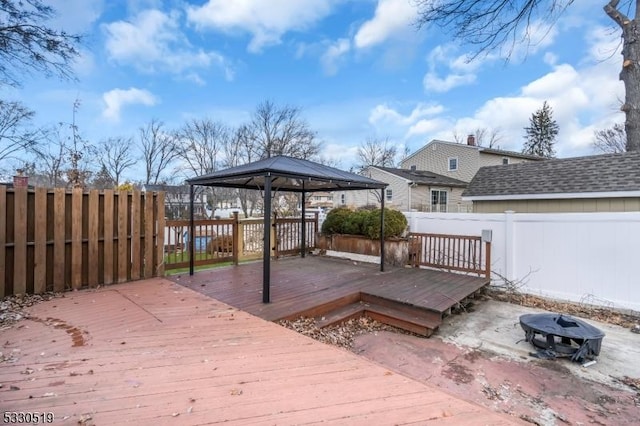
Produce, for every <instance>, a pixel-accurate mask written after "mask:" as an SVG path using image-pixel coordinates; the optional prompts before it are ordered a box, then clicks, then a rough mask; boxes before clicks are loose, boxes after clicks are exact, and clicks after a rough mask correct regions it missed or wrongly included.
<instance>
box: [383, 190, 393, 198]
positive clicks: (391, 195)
mask: <svg viewBox="0 0 640 426" xmlns="http://www.w3.org/2000/svg"><path fill="white" fill-rule="evenodd" d="M385 194H386V195H387V196H386V198H387V201H392V200H393V189H391V188H389V189H387V190H386V191H385Z"/></svg>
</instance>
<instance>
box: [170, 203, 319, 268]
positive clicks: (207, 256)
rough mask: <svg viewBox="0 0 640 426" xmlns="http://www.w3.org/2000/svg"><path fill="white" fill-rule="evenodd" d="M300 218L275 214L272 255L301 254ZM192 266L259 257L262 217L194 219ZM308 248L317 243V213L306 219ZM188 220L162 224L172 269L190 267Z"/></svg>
mask: <svg viewBox="0 0 640 426" xmlns="http://www.w3.org/2000/svg"><path fill="white" fill-rule="evenodd" d="M300 224H301V219H300V218H280V217H276V218H275V219H274V222H273V226H272V229H271V233H272V234H271V241H273V242H274V248H273V250H272V255H273V256H276V257H278V256H283V255H291V254H297V253H300V247H301V241H302V239H301V237H302V235H301V226H300ZM194 225H195V226H194V227H195V232H194V234H195V235H194V248H195V258H194V265H195V266H203V265H215V264H217V263H223V262H232V263H235V264H237V263H238V262H240V261H246V260H255V259H261V258H262V255H263V254H262V253H263V250H264V220H263V219H262V218H259V219H255V218H251V219H239V218H238V214H237V213H236V214H234V216H233V218H230V219H204V220H201V219H200V220H196V221H195V224H194ZM305 228H306V234H305V237H306V241H305V245H306V246H307V248H314V247H315V246H316V234H317V232H318V215H317V214H316V215H315V216H314V217H313V218H310V217H307V218H306V220H305ZM189 238H190V222H189V221H188V220H168V221H167V222H166V227H165V269H166V270H173V269H180V268H187V267H188V266H189Z"/></svg>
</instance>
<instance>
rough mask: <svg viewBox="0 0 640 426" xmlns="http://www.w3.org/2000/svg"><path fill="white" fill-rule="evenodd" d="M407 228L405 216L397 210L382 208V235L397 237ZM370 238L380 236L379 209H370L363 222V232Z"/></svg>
mask: <svg viewBox="0 0 640 426" xmlns="http://www.w3.org/2000/svg"><path fill="white" fill-rule="evenodd" d="M406 229H407V218H406V217H405V216H404V215H403V214H402V212H399V211H398V210H390V209H387V208H385V209H384V237H385V238H397V237H401V236H402V234H404V231H405V230H406ZM363 235H365V236H366V237H369V238H371V239H372V240H374V239H376V238H380V209H376V210H371V211H370V213H369V216H368V217H367V221H366V222H365V224H364V233H363Z"/></svg>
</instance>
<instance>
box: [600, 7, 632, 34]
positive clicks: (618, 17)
mask: <svg viewBox="0 0 640 426" xmlns="http://www.w3.org/2000/svg"><path fill="white" fill-rule="evenodd" d="M618 3H620V0H611V1H610V2H609V3H607V4H606V5H605V6H604V12H605V13H606V14H607V15H609V17H610V18H611V19H613V20H614V21H615V22H616V23H617V24H618V25H620V28H624V26H625V25H626V24H628V23H629V18H628V17H627V16H626V15H625V14H624V13H622V12H620V11H619V10H618V9H617V7H618Z"/></svg>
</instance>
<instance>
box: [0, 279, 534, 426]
mask: <svg viewBox="0 0 640 426" xmlns="http://www.w3.org/2000/svg"><path fill="white" fill-rule="evenodd" d="M238 269H242V268H238ZM235 273H236V274H238V273H240V274H241V275H242V274H244V272H238V271H236V272H235ZM27 311H28V314H29V318H28V319H25V320H22V321H21V322H19V323H17V324H15V325H13V326H9V327H6V328H4V329H2V330H0V337H1V338H2V341H3V349H2V352H3V353H4V354H5V355H12V356H13V357H15V360H14V361H4V362H2V363H0V383H2V385H3V386H2V388H1V389H0V407H2V409H3V411H16V412H35V411H38V412H53V413H54V414H55V423H54V424H62V425H76V424H79V423H81V422H83V419H85V420H86V419H87V417H91V420H90V421H85V422H84V424H96V425H119V424H136V425H153V426H156V425H165V424H166V425H172V426H176V425H178V426H181V425H198V424H217V423H223V422H224V423H225V424H237V425H249V424H256V425H273V424H278V425H290V424H291V425H293V424H302V423H304V424H311V423H314V422H317V423H323V424H336V425H338V424H349V425H371V424H376V425H384V424H408V423H415V424H425V423H429V424H432V423H436V424H439V423H450V424H491V425H500V424H502V425H506V424H522V422H520V421H519V420H518V419H517V418H514V417H508V416H505V415H501V414H497V413H492V412H491V411H489V410H487V409H485V408H483V407H480V406H478V405H475V404H472V403H469V402H465V401H462V400H460V399H457V398H455V397H453V396H451V395H449V394H446V393H444V392H442V391H439V390H437V389H435V388H432V387H430V386H428V385H425V384H422V383H419V382H417V381H414V380H412V379H409V378H406V377H404V376H402V375H399V374H396V373H392V372H390V371H388V370H387V369H385V368H384V367H382V366H379V365H376V364H374V363H372V362H369V361H367V360H365V359H364V358H361V357H358V356H357V355H355V354H353V353H350V352H348V351H345V350H342V349H340V348H336V347H332V346H329V345H325V344H322V343H320V342H317V341H314V340H312V339H310V338H308V337H305V336H302V335H300V334H298V333H296V332H294V331H292V330H288V329H286V328H284V327H280V326H278V325H277V324H273V323H271V322H268V321H264V320H262V319H260V318H257V317H255V316H253V315H250V314H248V313H246V312H242V311H240V310H237V309H235V308H232V307H230V306H229V305H226V304H223V303H221V302H219V301H217V300H214V299H211V298H208V297H206V296H204V295H202V294H198V293H196V292H194V291H191V290H189V289H187V288H184V287H182V286H179V285H176V284H175V283H173V282H170V281H168V280H166V279H151V280H144V281H138V282H135V283H126V284H117V285H112V286H108V287H106V288H101V289H98V290H81V291H75V292H71V293H67V294H66V295H65V297H64V298H58V299H53V300H50V301H47V302H43V303H39V304H37V305H34V306H32V307H30V308H28V309H27ZM48 318H50V319H54V318H55V320H47V319H48ZM62 323H64V324H67V325H69V326H73V327H75V328H77V329H78V330H80V331H81V332H82V336H83V339H84V340H85V342H84V343H85V344H83V345H81V346H73V345H72V342H73V340H72V339H71V336H70V335H69V334H68V333H67V332H66V331H65V329H62V328H57V327H56V324H62Z"/></svg>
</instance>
